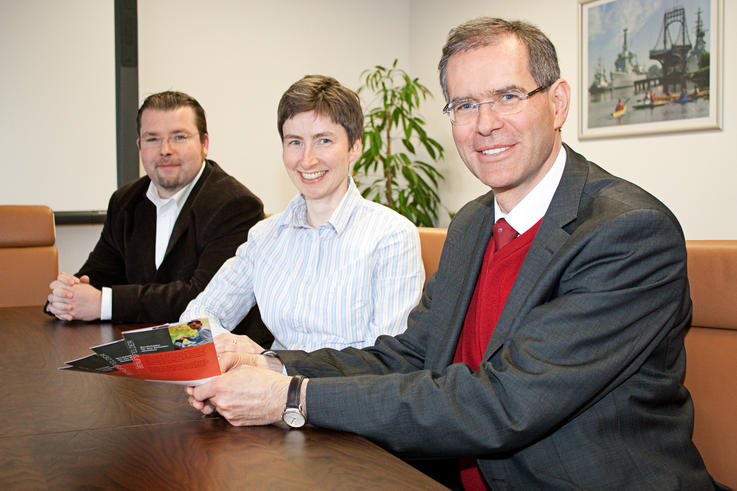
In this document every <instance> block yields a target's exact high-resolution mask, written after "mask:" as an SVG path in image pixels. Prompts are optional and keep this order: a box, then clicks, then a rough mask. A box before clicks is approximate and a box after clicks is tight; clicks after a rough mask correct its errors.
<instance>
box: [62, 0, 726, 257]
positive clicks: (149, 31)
mask: <svg viewBox="0 0 737 491" xmlns="http://www.w3.org/2000/svg"><path fill="white" fill-rule="evenodd" d="M726 3H727V5H726V8H725V10H724V17H725V18H724V24H725V25H726V26H730V25H735V23H736V22H737V12H736V11H735V10H730V8H729V7H730V2H729V1H727V2H726ZM731 5H732V6H733V5H734V4H733V3H732V4H731ZM173 12H175V13H176V16H174V15H173V14H172V13H173ZM480 15H490V16H503V17H506V18H518V19H525V20H528V21H530V22H532V23H535V24H537V25H538V26H539V27H540V28H542V29H543V31H545V32H546V33H547V34H548V36H549V37H550V38H551V39H552V41H553V43H554V44H555V45H556V48H557V49H558V56H559V58H560V65H561V71H562V73H563V76H564V77H565V78H566V79H567V80H568V81H569V83H570V84H571V87H572V92H573V101H572V105H571V108H570V113H569V119H568V121H569V122H568V124H567V125H566V127H565V128H564V133H563V135H564V140H565V141H566V142H567V143H569V144H570V145H571V146H572V147H573V148H574V149H576V150H577V151H579V152H581V153H583V154H584V155H586V156H587V157H588V158H589V159H591V160H593V161H595V162H597V163H599V164H601V165H602V166H604V167H605V168H606V169H608V170H609V171H611V172H613V173H614V174H617V175H619V176H622V177H624V178H626V179H629V180H631V181H633V182H635V183H637V184H639V185H641V186H642V187H644V188H645V189H647V190H648V191H650V192H651V193H653V194H654V195H655V196H657V197H658V198H660V199H661V200H662V201H664V202H665V203H666V204H667V205H668V206H669V207H670V208H671V209H672V210H673V211H674V212H675V214H676V215H677V216H678V218H679V219H680V221H681V224H682V225H683V228H684V231H685V233H686V237H687V238H688V239H737V218H736V216H737V213H735V212H736V211H737V193H735V191H734V187H735V184H736V183H737V165H735V162H737V159H735V157H734V156H733V155H732V154H733V151H732V148H733V147H732V146H731V145H730V142H734V141H737V129H735V127H734V116H733V114H734V113H735V111H736V110H737V101H735V97H734V94H735V93H737V72H736V70H735V64H734V61H733V58H734V53H731V52H730V48H734V46H736V45H737V39H736V38H735V37H736V36H737V34H736V33H735V31H734V30H729V29H727V30H726V32H725V34H724V37H725V39H724V49H725V51H726V55H725V56H724V81H725V86H724V89H723V95H724V103H723V107H724V117H723V130H720V131H699V132H687V133H679V134H669V135H654V136H643V137H622V138H615V139H608V140H586V141H579V140H578V138H577V124H578V123H577V115H578V104H579V101H578V1H577V0H556V1H555V2H539V1H536V0H517V1H516V2H502V1H501V0H455V1H453V2H447V1H445V0H406V1H395V0H376V1H372V2H358V1H341V0H317V1H313V2H301V1H298V0H282V1H281V2H274V3H272V4H264V3H263V2H239V1H235V0H231V1H228V0H217V1H213V2H210V3H208V4H207V6H206V7H203V5H202V4H201V2H195V1H194V0H184V1H173V0H159V1H157V2H139V56H140V95H141V98H143V97H145V96H146V95H148V94H150V93H153V92H157V91H160V90H166V89H176V90H183V91H185V92H188V93H190V94H192V95H193V96H195V97H196V98H197V99H198V100H199V101H200V102H201V103H202V105H203V106H204V107H205V110H206V111H207V114H208V124H209V127H210V136H211V147H210V156H211V158H213V159H215V160H217V161H218V162H220V163H221V164H222V165H223V167H225V168H226V169H227V170H228V172H230V173H232V174H233V175H235V176H236V177H237V178H238V179H240V180H241V181H242V182H244V183H246V185H247V186H250V187H251V188H252V189H253V190H254V191H255V192H256V193H257V194H258V195H259V196H261V198H262V199H263V200H264V203H265V206H266V210H267V211H269V212H276V211H279V210H281V209H282V208H283V207H284V206H285V205H286V203H287V202H288V200H289V199H290V198H291V197H292V195H293V194H294V192H295V191H294V188H293V187H292V185H291V183H290V182H289V180H288V178H287V177H286V174H285V173H284V171H283V170H282V165H281V153H280V145H279V140H278V138H277V132H276V105H277V102H278V99H279V96H280V95H281V93H282V92H283V91H284V90H285V89H286V88H287V86H288V85H289V84H290V83H292V82H293V81H295V80H296V79H297V78H299V77H301V76H302V75H304V74H307V73H325V74H329V75H332V76H335V77H336V78H338V80H340V81H341V82H343V83H344V84H346V85H348V86H349V87H352V88H356V87H357V86H358V83H359V74H360V72H361V71H362V70H363V69H365V68H367V67H370V66H372V65H374V64H377V63H389V62H391V60H393V59H394V58H395V57H399V59H400V62H402V64H403V65H404V67H405V68H407V69H408V70H409V71H410V73H411V74H412V75H414V76H418V77H419V78H420V80H421V81H423V82H424V83H425V84H426V85H427V86H428V87H429V88H430V89H431V90H432V92H433V93H434V94H435V99H434V100H432V101H429V102H427V103H425V105H423V106H422V113H423V115H424V116H425V118H426V119H427V121H428V125H429V131H430V133H431V134H432V135H435V136H436V137H437V139H438V140H439V141H440V142H441V143H442V144H443V145H444V146H445V148H446V160H445V162H443V163H441V169H442V171H443V172H444V173H445V176H446V180H445V181H444V183H443V185H442V188H441V192H440V194H441V197H442V200H443V203H444V205H445V206H446V207H447V208H448V209H450V210H452V211H455V210H457V209H458V208H459V207H460V206H461V205H462V204H463V203H465V202H466V201H468V200H470V199H472V198H473V197H475V196H477V195H479V194H481V193H483V192H485V191H486V189H485V188H484V186H483V185H482V184H481V183H479V182H478V181H477V180H476V179H475V178H473V176H471V174H470V173H469V172H468V171H467V170H466V169H465V167H464V165H463V163H462V162H461V161H460V159H459V158H458V155H457V153H456V151H455V146H454V144H453V141H452V138H451V134H450V127H449V124H448V122H447V121H446V120H445V119H444V117H443V116H442V115H441V114H440V110H441V108H442V107H443V105H444V101H443V99H442V94H441V91H440V85H439V83H438V81H437V68H436V67H437V62H438V59H439V57H440V50H441V48H442V45H443V43H444V41H445V38H446V35H447V33H448V30H449V29H450V28H451V27H453V26H455V25H457V24H459V23H461V22H463V21H465V20H468V19H470V18H472V17H477V16H480ZM110 165H113V163H112V162H110ZM446 223H447V222H446ZM83 231H84V232H83ZM98 234H99V227H95V226H90V227H87V228H79V227H76V228H75V227H59V229H58V237H59V241H60V264H61V266H62V268H67V270H76V268H78V267H79V266H80V265H81V262H80V261H81V260H83V259H84V258H86V256H87V253H88V252H89V250H90V249H91V248H92V245H94V242H95V241H96V238H97V235H98ZM80 258H81V259H80ZM67 261H68V262H67Z"/></svg>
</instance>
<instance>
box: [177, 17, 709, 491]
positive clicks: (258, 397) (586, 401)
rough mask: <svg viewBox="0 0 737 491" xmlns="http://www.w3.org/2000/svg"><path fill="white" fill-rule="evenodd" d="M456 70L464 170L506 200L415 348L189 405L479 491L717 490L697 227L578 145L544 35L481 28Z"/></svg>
mask: <svg viewBox="0 0 737 491" xmlns="http://www.w3.org/2000/svg"><path fill="white" fill-rule="evenodd" d="M439 68H440V79H441V85H442V87H443V91H444V94H445V97H446V100H447V102H448V104H447V105H446V108H445V113H446V114H448V116H449V118H450V120H451V123H452V131H453V138H454V140H455V143H456V146H457V148H458V152H459V154H460V156H461V158H462V159H463V161H464V162H465V164H466V166H467V167H468V168H469V170H470V171H471V172H472V173H473V174H474V175H475V176H476V177H477V178H478V179H479V180H480V181H481V182H483V183H484V184H486V185H488V186H489V187H490V188H491V192H489V193H487V194H486V195H484V196H481V197H479V198H477V199H475V200H473V201H471V202H470V203H468V204H467V205H465V206H464V207H463V208H462V209H461V210H460V211H459V212H458V214H457V215H456V216H455V218H454V219H453V221H452V223H451V224H450V227H449V229H448V234H447V238H446V241H445V246H444V248H443V252H442V256H441V259H440V265H439V268H438V271H437V273H436V274H435V275H434V276H433V277H432V278H431V279H430V280H429V283H428V285H427V287H426V289H425V291H424V294H423V297H422V300H421V302H420V304H419V305H418V306H417V307H416V308H415V309H414V310H413V311H412V313H411V314H410V318H409V320H408V328H407V331H406V332H405V333H403V334H401V335H399V336H396V337H389V336H382V337H380V338H379V339H378V340H377V341H376V344H375V345H374V346H373V347H370V348H366V349H363V350H356V349H346V350H343V351H334V350H320V351H317V352H313V353H310V354H306V353H303V352H294V351H291V352H290V351H281V352H278V353H275V354H271V353H265V354H262V355H256V354H249V353H246V352H245V351H246V350H248V351H250V352H251V353H254V352H257V351H258V349H259V348H258V347H257V346H254V345H251V346H249V347H247V348H246V347H243V349H244V351H243V352H238V353H222V354H221V363H222V366H223V368H224V369H227V370H228V371H227V373H225V374H224V375H222V376H221V377H218V378H217V379H216V380H214V381H212V382H210V383H208V384H204V385H201V386H199V387H194V388H192V387H190V388H188V389H187V391H188V393H189V395H190V404H191V405H192V406H193V407H195V408H197V409H199V410H201V411H203V412H204V413H205V414H208V413H211V412H212V411H215V410H217V411H218V412H219V413H220V414H221V415H222V416H223V417H225V418H226V419H228V421H230V422H231V423H232V424H234V425H254V424H270V423H273V422H275V421H278V420H280V419H283V420H284V421H285V422H286V423H287V424H288V425H290V426H292V427H299V426H300V425H302V424H304V423H305V421H306V419H307V418H309V421H310V422H311V423H312V424H314V425H316V426H320V427H324V428H331V429H336V430H342V431H350V432H353V433H357V434H360V435H363V436H366V437H367V438H369V439H371V440H373V441H375V442H377V443H378V444H380V445H382V446H383V447H385V448H387V449H390V450H392V451H394V452H397V453H400V454H402V455H404V456H425V457H428V458H437V459H448V458H453V459H457V460H458V462H459V466H460V470H461V472H460V476H461V481H462V484H463V486H464V487H465V488H466V489H484V488H485V487H486V486H490V487H491V488H493V489H641V488H642V489H709V488H712V487H713V483H712V480H711V478H710V476H709V475H708V473H707V472H706V470H705V468H704V464H703V462H702V460H701V457H700V455H699V453H698V451H697V450H696V448H695V447H694V445H693V444H692V442H691V438H690V436H691V435H690V433H691V427H692V420H693V405H692V402H691V398H690V396H689V394H688V391H687V390H686V389H685V388H684V387H683V385H682V384H681V377H682V375H683V372H684V368H685V364H686V358H685V351H684V347H683V336H684V333H685V329H686V328H687V327H688V324H689V320H690V317H691V301H690V298H689V290H688V280H687V276H686V249H685V243H684V237H683V234H682V231H681V228H680V226H679V224H678V221H677V220H676V218H675V217H674V216H673V215H672V213H671V212H670V211H669V210H668V209H667V208H666V207H665V206H664V205H663V204H662V203H660V202H659V201H657V200H656V199H655V198H654V197H652V196H651V195H649V194H648V193H646V192H645V191H643V190H642V189H640V188H638V187H637V186H635V185H633V184H631V183H629V182H627V181H624V180H622V179H619V178H617V177H614V176H612V175H611V174H609V173H607V172H606V171H604V170H603V169H602V168H600V167H599V166H597V165H596V164H594V163H592V162H589V161H587V160H586V159H585V158H584V157H583V156H581V155H579V154H577V153H576V152H574V151H573V150H572V149H571V148H569V147H568V146H566V145H564V144H563V143H562V140H561V127H562V126H563V124H564V122H565V121H566V117H567V115H568V107H569V99H570V87H569V85H568V83H567V82H566V81H565V80H564V79H562V78H560V75H559V68H558V62H557V56H556V53H555V48H554V47H553V45H552V43H550V41H549V40H548V39H547V37H546V36H545V35H544V34H543V33H542V32H540V31H539V30H538V29H537V28H535V27H534V26H531V25H529V24H526V23H522V22H508V21H505V20H502V19H490V18H481V19H476V20H472V21H469V22H467V23H465V24H463V25H461V26H459V27H457V28H455V29H453V30H451V32H450V34H449V38H448V41H447V43H446V45H445V47H444V49H443V55H442V59H441V61H440V66H439ZM501 219H504V220H501ZM510 226H511V229H510ZM507 235H509V236H510V237H507V238H506V242H507V243H506V244H505V241H504V240H503V239H505V237H506V236H507ZM509 240H511V242H509ZM283 370H284V371H286V373H288V374H289V376H287V375H286V374H284V373H283ZM303 377H304V378H303ZM306 377H309V379H308V378H306ZM285 400H286V401H287V404H286V407H285Z"/></svg>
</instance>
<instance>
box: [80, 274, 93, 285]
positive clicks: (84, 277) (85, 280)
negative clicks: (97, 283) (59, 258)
mask: <svg viewBox="0 0 737 491" xmlns="http://www.w3.org/2000/svg"><path fill="white" fill-rule="evenodd" d="M79 282H80V283H87V284H88V285H89V283H90V277H89V276H87V275H86V274H85V275H82V276H80V278H79Z"/></svg>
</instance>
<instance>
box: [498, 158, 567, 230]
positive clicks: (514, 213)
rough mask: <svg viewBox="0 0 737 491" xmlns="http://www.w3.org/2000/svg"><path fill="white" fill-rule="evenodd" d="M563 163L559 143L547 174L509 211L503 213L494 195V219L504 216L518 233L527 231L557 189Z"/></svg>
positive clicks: (541, 215)
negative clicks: (556, 153) (558, 149)
mask: <svg viewBox="0 0 737 491" xmlns="http://www.w3.org/2000/svg"><path fill="white" fill-rule="evenodd" d="M565 165H566V149H565V147H564V146H563V145H561V146H560V151H559V152H558V156H557V157H556V158H555V162H553V166H552V167H551V168H550V170H549V171H548V172H547V174H545V176H544V177H543V178H542V180H541V181H540V182H539V183H537V185H536V186H535V187H534V188H532V191H530V192H529V193H527V195H526V196H525V197H524V198H522V200H521V201H520V202H519V203H517V205H516V206H515V207H514V208H512V210H511V211H510V212H509V213H504V212H503V211H502V209H501V208H499V204H498V203H497V202H496V196H495V197H494V219H495V220H499V219H500V218H504V219H505V220H506V221H507V223H509V225H511V226H512V228H514V229H515V230H516V231H517V233H519V234H520V235H522V234H523V233H525V232H527V231H528V230H529V229H530V228H532V226H533V225H535V224H536V223H537V222H539V221H540V219H541V218H542V217H543V215H545V212H546V211H547V210H548V206H550V202H551V201H552V200H553V195H554V194H555V190H556V189H558V184H560V179H561V177H563V169H564V168H565Z"/></svg>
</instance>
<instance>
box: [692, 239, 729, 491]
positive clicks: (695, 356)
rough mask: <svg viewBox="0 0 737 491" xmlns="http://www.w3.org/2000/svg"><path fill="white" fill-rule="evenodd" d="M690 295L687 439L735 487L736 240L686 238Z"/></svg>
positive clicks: (713, 470) (721, 479)
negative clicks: (689, 428) (689, 431)
mask: <svg viewBox="0 0 737 491" xmlns="http://www.w3.org/2000/svg"><path fill="white" fill-rule="evenodd" d="M686 248H687V250H688V280H689V284H690V286H691V299H692V300H693V318H692V320H691V328H690V329H689V331H688V333H687V334H686V340H685V344H686V376H685V378H684V381H683V383H684V385H685V386H686V388H688V390H689V392H691V397H692V398H693V401H694V431H693V441H694V443H695V444H696V447H697V448H698V449H699V452H701V456H702V457H703V458H704V462H705V463H706V468H707V469H708V470H709V472H710V473H711V475H712V477H714V479H716V480H717V481H719V482H721V483H723V484H726V485H728V486H730V487H732V488H735V489H737V240H689V241H687V242H686Z"/></svg>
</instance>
